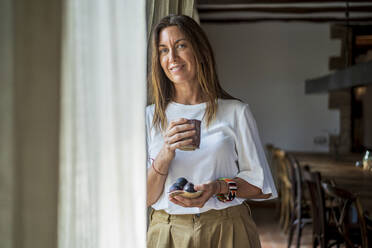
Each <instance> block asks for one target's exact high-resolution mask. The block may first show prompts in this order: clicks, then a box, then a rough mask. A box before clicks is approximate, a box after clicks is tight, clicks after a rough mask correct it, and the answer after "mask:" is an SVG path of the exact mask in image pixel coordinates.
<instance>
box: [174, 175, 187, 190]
mask: <svg viewBox="0 0 372 248" xmlns="http://www.w3.org/2000/svg"><path fill="white" fill-rule="evenodd" d="M186 183H187V179H186V178H184V177H180V178H178V179H177V181H176V184H178V185H180V186H181V187H182V188H183V187H184V186H185V185H186Z"/></svg>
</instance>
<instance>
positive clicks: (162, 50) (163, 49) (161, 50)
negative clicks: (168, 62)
mask: <svg viewBox="0 0 372 248" xmlns="http://www.w3.org/2000/svg"><path fill="white" fill-rule="evenodd" d="M167 51H168V49H167V48H162V49H160V50H159V52H160V53H166V52H167Z"/></svg>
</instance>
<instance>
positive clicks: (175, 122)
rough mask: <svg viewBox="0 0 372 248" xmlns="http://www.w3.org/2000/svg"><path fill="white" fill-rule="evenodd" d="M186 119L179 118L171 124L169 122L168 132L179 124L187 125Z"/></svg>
mask: <svg viewBox="0 0 372 248" xmlns="http://www.w3.org/2000/svg"><path fill="white" fill-rule="evenodd" d="M187 121H188V120H187V119H186V118H180V119H177V120H173V121H171V122H169V125H168V128H167V129H168V130H170V129H172V128H173V127H175V126H177V125H181V124H185V123H187Z"/></svg>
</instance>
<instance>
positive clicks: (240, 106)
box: [218, 99, 249, 113]
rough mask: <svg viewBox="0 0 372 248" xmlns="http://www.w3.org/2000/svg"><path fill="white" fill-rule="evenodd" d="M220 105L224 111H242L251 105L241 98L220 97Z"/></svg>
mask: <svg viewBox="0 0 372 248" xmlns="http://www.w3.org/2000/svg"><path fill="white" fill-rule="evenodd" d="M218 107H219V108H220V109H221V110H222V111H228V112H230V113H231V112H235V113H241V112H243V111H244V110H245V109H247V108H248V109H249V105H248V104H247V103H245V102H243V101H241V100H239V99H218Z"/></svg>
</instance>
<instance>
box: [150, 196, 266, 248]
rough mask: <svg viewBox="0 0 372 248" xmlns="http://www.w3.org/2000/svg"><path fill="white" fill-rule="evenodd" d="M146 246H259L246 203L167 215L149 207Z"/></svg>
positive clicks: (234, 247) (186, 247) (180, 247)
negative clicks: (198, 211) (200, 211)
mask: <svg viewBox="0 0 372 248" xmlns="http://www.w3.org/2000/svg"><path fill="white" fill-rule="evenodd" d="M147 247H148V248H171V247H175V248H240V247H242V248H243V247H244V248H259V247H261V245H260V240H259V237H258V233H257V230H256V225H255V223H254V222H253V220H252V218H251V211H250V208H249V206H248V203H246V202H244V203H243V204H241V205H239V206H234V207H229V208H226V209H222V210H209V211H207V212H205V213H201V214H200V215H196V214H186V215H169V214H167V213H166V212H165V211H163V210H160V211H157V210H152V211H151V213H150V226H149V230H148V232H147Z"/></svg>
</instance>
